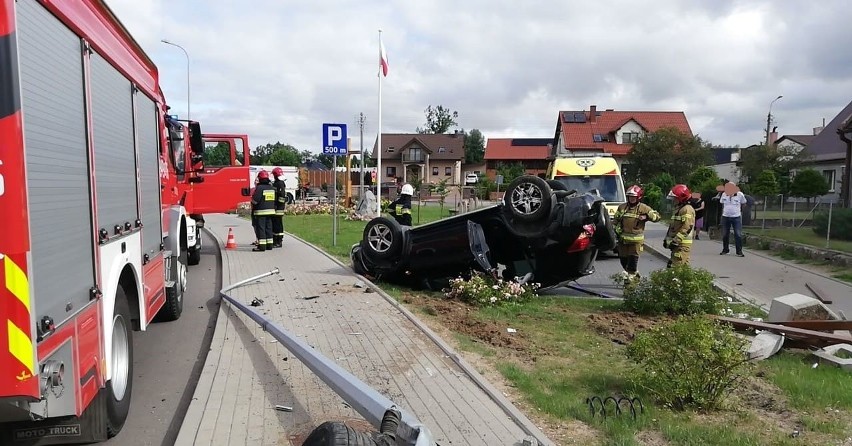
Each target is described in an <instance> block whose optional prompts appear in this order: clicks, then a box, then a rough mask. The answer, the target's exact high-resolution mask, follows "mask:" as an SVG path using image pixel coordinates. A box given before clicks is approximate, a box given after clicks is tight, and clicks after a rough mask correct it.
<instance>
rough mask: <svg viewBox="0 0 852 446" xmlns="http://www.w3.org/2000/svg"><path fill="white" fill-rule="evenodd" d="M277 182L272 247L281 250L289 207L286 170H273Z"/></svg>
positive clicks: (274, 183) (274, 182)
mask: <svg viewBox="0 0 852 446" xmlns="http://www.w3.org/2000/svg"><path fill="white" fill-rule="evenodd" d="M272 176H273V177H275V181H273V182H272V187H274V188H275V216H273V217H272V247H273V248H280V247H281V243H282V242H283V241H284V207H285V206H286V205H287V190H286V188H285V186H286V184H285V183H284V169H282V168H280V167H276V168H274V169H272Z"/></svg>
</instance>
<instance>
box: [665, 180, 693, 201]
mask: <svg viewBox="0 0 852 446" xmlns="http://www.w3.org/2000/svg"><path fill="white" fill-rule="evenodd" d="M670 193H671V194H672V196H673V197H674V198H675V200H676V201H677V202H678V203H686V202H687V201H689V199H690V198H692V193H691V192H690V191H689V188H688V187H686V185H685V184H675V185H674V187H673V188H672V191H671V192H670Z"/></svg>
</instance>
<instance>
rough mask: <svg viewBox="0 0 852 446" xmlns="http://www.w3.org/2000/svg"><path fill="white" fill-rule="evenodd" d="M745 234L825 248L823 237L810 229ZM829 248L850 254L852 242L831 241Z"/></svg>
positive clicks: (779, 229) (759, 231) (761, 230)
mask: <svg viewBox="0 0 852 446" xmlns="http://www.w3.org/2000/svg"><path fill="white" fill-rule="evenodd" d="M746 232H748V233H752V234H755V235H763V236H766V237H773V238H777V239H781V240H787V241H791V242H796V243H801V244H804V245H810V246H815V247H817V248H825V237H823V236H821V235H817V233H816V232H814V231H813V229H811V228H772V229H747V230H746ZM829 248H830V249H834V250H837V251H843V252H848V253H852V241H847V240H831V241H830V243H829Z"/></svg>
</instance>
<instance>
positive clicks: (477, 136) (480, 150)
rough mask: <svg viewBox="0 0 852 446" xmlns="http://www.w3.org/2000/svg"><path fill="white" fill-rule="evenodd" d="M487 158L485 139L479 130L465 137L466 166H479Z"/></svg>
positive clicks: (474, 130) (472, 131)
mask: <svg viewBox="0 0 852 446" xmlns="http://www.w3.org/2000/svg"><path fill="white" fill-rule="evenodd" d="M484 158H485V138H483V137H482V132H480V131H479V130H477V129H473V130H471V131H470V134H467V135H465V137H464V162H465V163H466V164H479V163H481V162H482V160H483V159H484Z"/></svg>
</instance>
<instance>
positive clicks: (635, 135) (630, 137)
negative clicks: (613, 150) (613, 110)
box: [621, 132, 639, 144]
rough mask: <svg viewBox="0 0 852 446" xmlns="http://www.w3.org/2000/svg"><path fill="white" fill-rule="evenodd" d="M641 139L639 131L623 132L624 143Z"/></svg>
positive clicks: (622, 141)
mask: <svg viewBox="0 0 852 446" xmlns="http://www.w3.org/2000/svg"><path fill="white" fill-rule="evenodd" d="M638 141H639V132H624V133H622V134H621V143H622V144H633V143H635V142H638Z"/></svg>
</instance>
